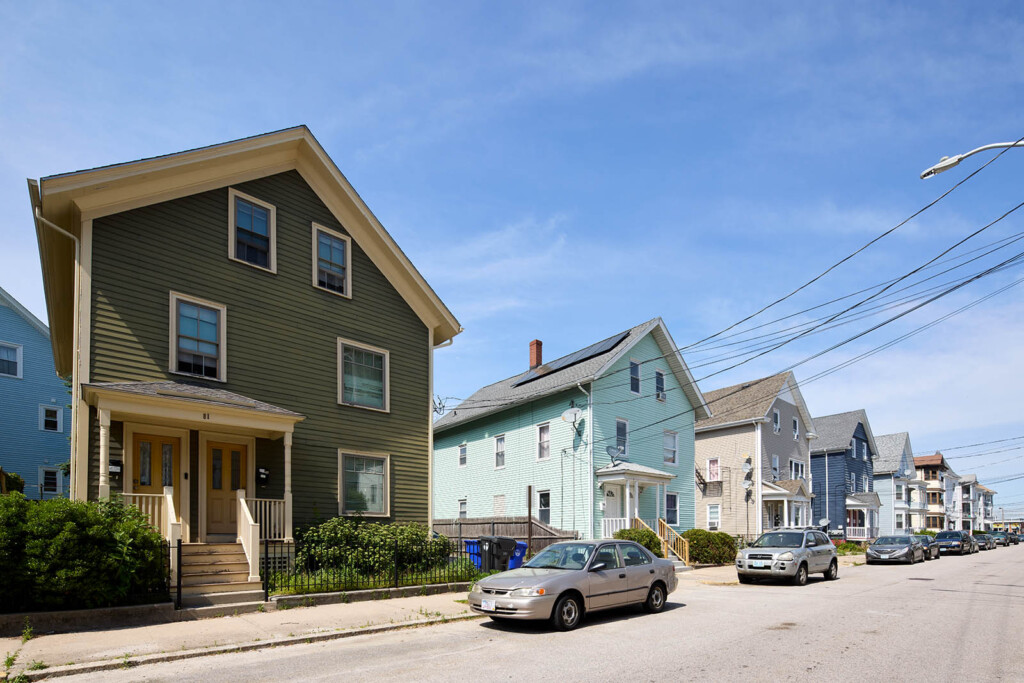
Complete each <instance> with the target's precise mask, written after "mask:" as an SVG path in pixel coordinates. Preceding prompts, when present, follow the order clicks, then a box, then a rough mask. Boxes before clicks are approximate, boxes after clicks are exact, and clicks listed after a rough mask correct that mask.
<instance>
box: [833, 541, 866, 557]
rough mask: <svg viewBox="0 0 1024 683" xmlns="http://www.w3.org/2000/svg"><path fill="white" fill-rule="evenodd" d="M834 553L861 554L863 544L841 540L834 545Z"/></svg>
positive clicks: (862, 552)
mask: <svg viewBox="0 0 1024 683" xmlns="http://www.w3.org/2000/svg"><path fill="white" fill-rule="evenodd" d="M836 553H837V554H839V555H863V554H864V546H862V545H861V544H860V543H854V542H853V541H843V542H842V543H840V544H839V545H837V546H836Z"/></svg>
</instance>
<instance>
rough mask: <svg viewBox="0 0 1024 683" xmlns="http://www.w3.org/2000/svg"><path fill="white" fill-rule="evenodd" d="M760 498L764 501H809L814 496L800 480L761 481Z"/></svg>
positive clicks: (805, 483)
mask: <svg viewBox="0 0 1024 683" xmlns="http://www.w3.org/2000/svg"><path fill="white" fill-rule="evenodd" d="M761 483H762V487H761V496H762V498H764V499H765V500H810V499H811V498H813V497H814V494H812V493H811V492H810V490H809V489H808V488H807V482H805V481H804V480H802V479H784V480H781V481H771V482H769V481H762V482H761Z"/></svg>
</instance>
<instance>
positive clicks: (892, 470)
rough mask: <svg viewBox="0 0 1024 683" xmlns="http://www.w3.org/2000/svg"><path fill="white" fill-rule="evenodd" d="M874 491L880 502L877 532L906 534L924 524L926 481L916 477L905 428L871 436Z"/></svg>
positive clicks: (922, 526)
mask: <svg viewBox="0 0 1024 683" xmlns="http://www.w3.org/2000/svg"><path fill="white" fill-rule="evenodd" d="M875 445H876V446H877V447H878V452H877V453H876V454H875V457H874V459H873V460H874V462H873V465H874V479H875V493H876V494H878V498H879V501H880V502H881V504H882V506H881V507H880V508H879V511H878V532H879V533H880V534H907V533H910V532H911V530H913V529H923V528H925V524H926V521H925V516H926V515H927V512H928V499H927V496H926V495H925V492H926V489H927V486H928V483H927V482H925V481H924V480H921V479H918V478H917V470H916V469H915V468H914V449H913V448H912V447H911V445H910V435H909V434H908V433H907V432H899V433H897V434H885V435H883V436H878V437H875Z"/></svg>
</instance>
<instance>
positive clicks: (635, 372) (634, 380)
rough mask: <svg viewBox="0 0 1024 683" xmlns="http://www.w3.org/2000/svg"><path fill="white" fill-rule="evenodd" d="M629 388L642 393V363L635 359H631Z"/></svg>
mask: <svg viewBox="0 0 1024 683" xmlns="http://www.w3.org/2000/svg"><path fill="white" fill-rule="evenodd" d="M629 390H630V391H632V392H633V393H634V394H639V393H640V363H639V362H637V361H635V360H631V361H629Z"/></svg>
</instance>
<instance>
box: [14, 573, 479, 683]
mask: <svg viewBox="0 0 1024 683" xmlns="http://www.w3.org/2000/svg"><path fill="white" fill-rule="evenodd" d="M465 599H466V594H465V593H462V592H460V593H442V594H438V595H422V596H415V597H408V598H393V599H387V600H371V601H367V602H352V603H340V604H332V605H319V606H316V607H293V608H291V609H277V610H275V609H273V608H272V607H271V606H270V605H269V604H268V608H267V609H268V611H266V612H255V613H251V614H242V615H238V616H226V617H219V618H213V619H203V620H199V621H178V622H173V623H167V624H154V625H151V626H137V627H131V628H120V629H112V630H92V631H81V632H78V633H59V634H52V635H47V634H43V633H37V634H35V636H34V637H33V638H32V639H31V640H29V641H27V642H25V643H22V642H21V639H20V638H2V639H0V654H5V655H14V656H15V657H16V661H15V663H14V665H13V666H11V667H10V669H9V671H8V675H9V677H10V678H14V677H15V676H17V675H18V674H19V673H22V672H24V674H25V675H26V676H27V677H29V679H38V678H48V677H53V676H59V675H69V674H74V673H86V672H90V671H102V670H106V669H113V668H118V667H125V668H127V667H130V666H136V665H139V664H143V663H147V662H152V661H168V660H171V659H177V658H183V657H198V656H202V655H206V654H216V653H218V652H230V651H237V650H238V649H255V648H262V647H273V646H278V645H287V644H290V643H296V642H312V641H314V640H326V639H331V638H341V637H345V636H348V635H354V634H358V633H366V632H374V631H381V630H388V629H392V628H402V627H409V626H415V625H423V624H431V623H439V622H443V621H449V620H452V619H467V618H476V617H475V615H473V614H472V613H471V612H470V610H469V607H468V605H466V604H465V603H463V602H458V601H460V600H465ZM40 666H43V667H45V668H39V667H40ZM33 667H35V668H33ZM2 678H3V675H2V673H0V679H2Z"/></svg>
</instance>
